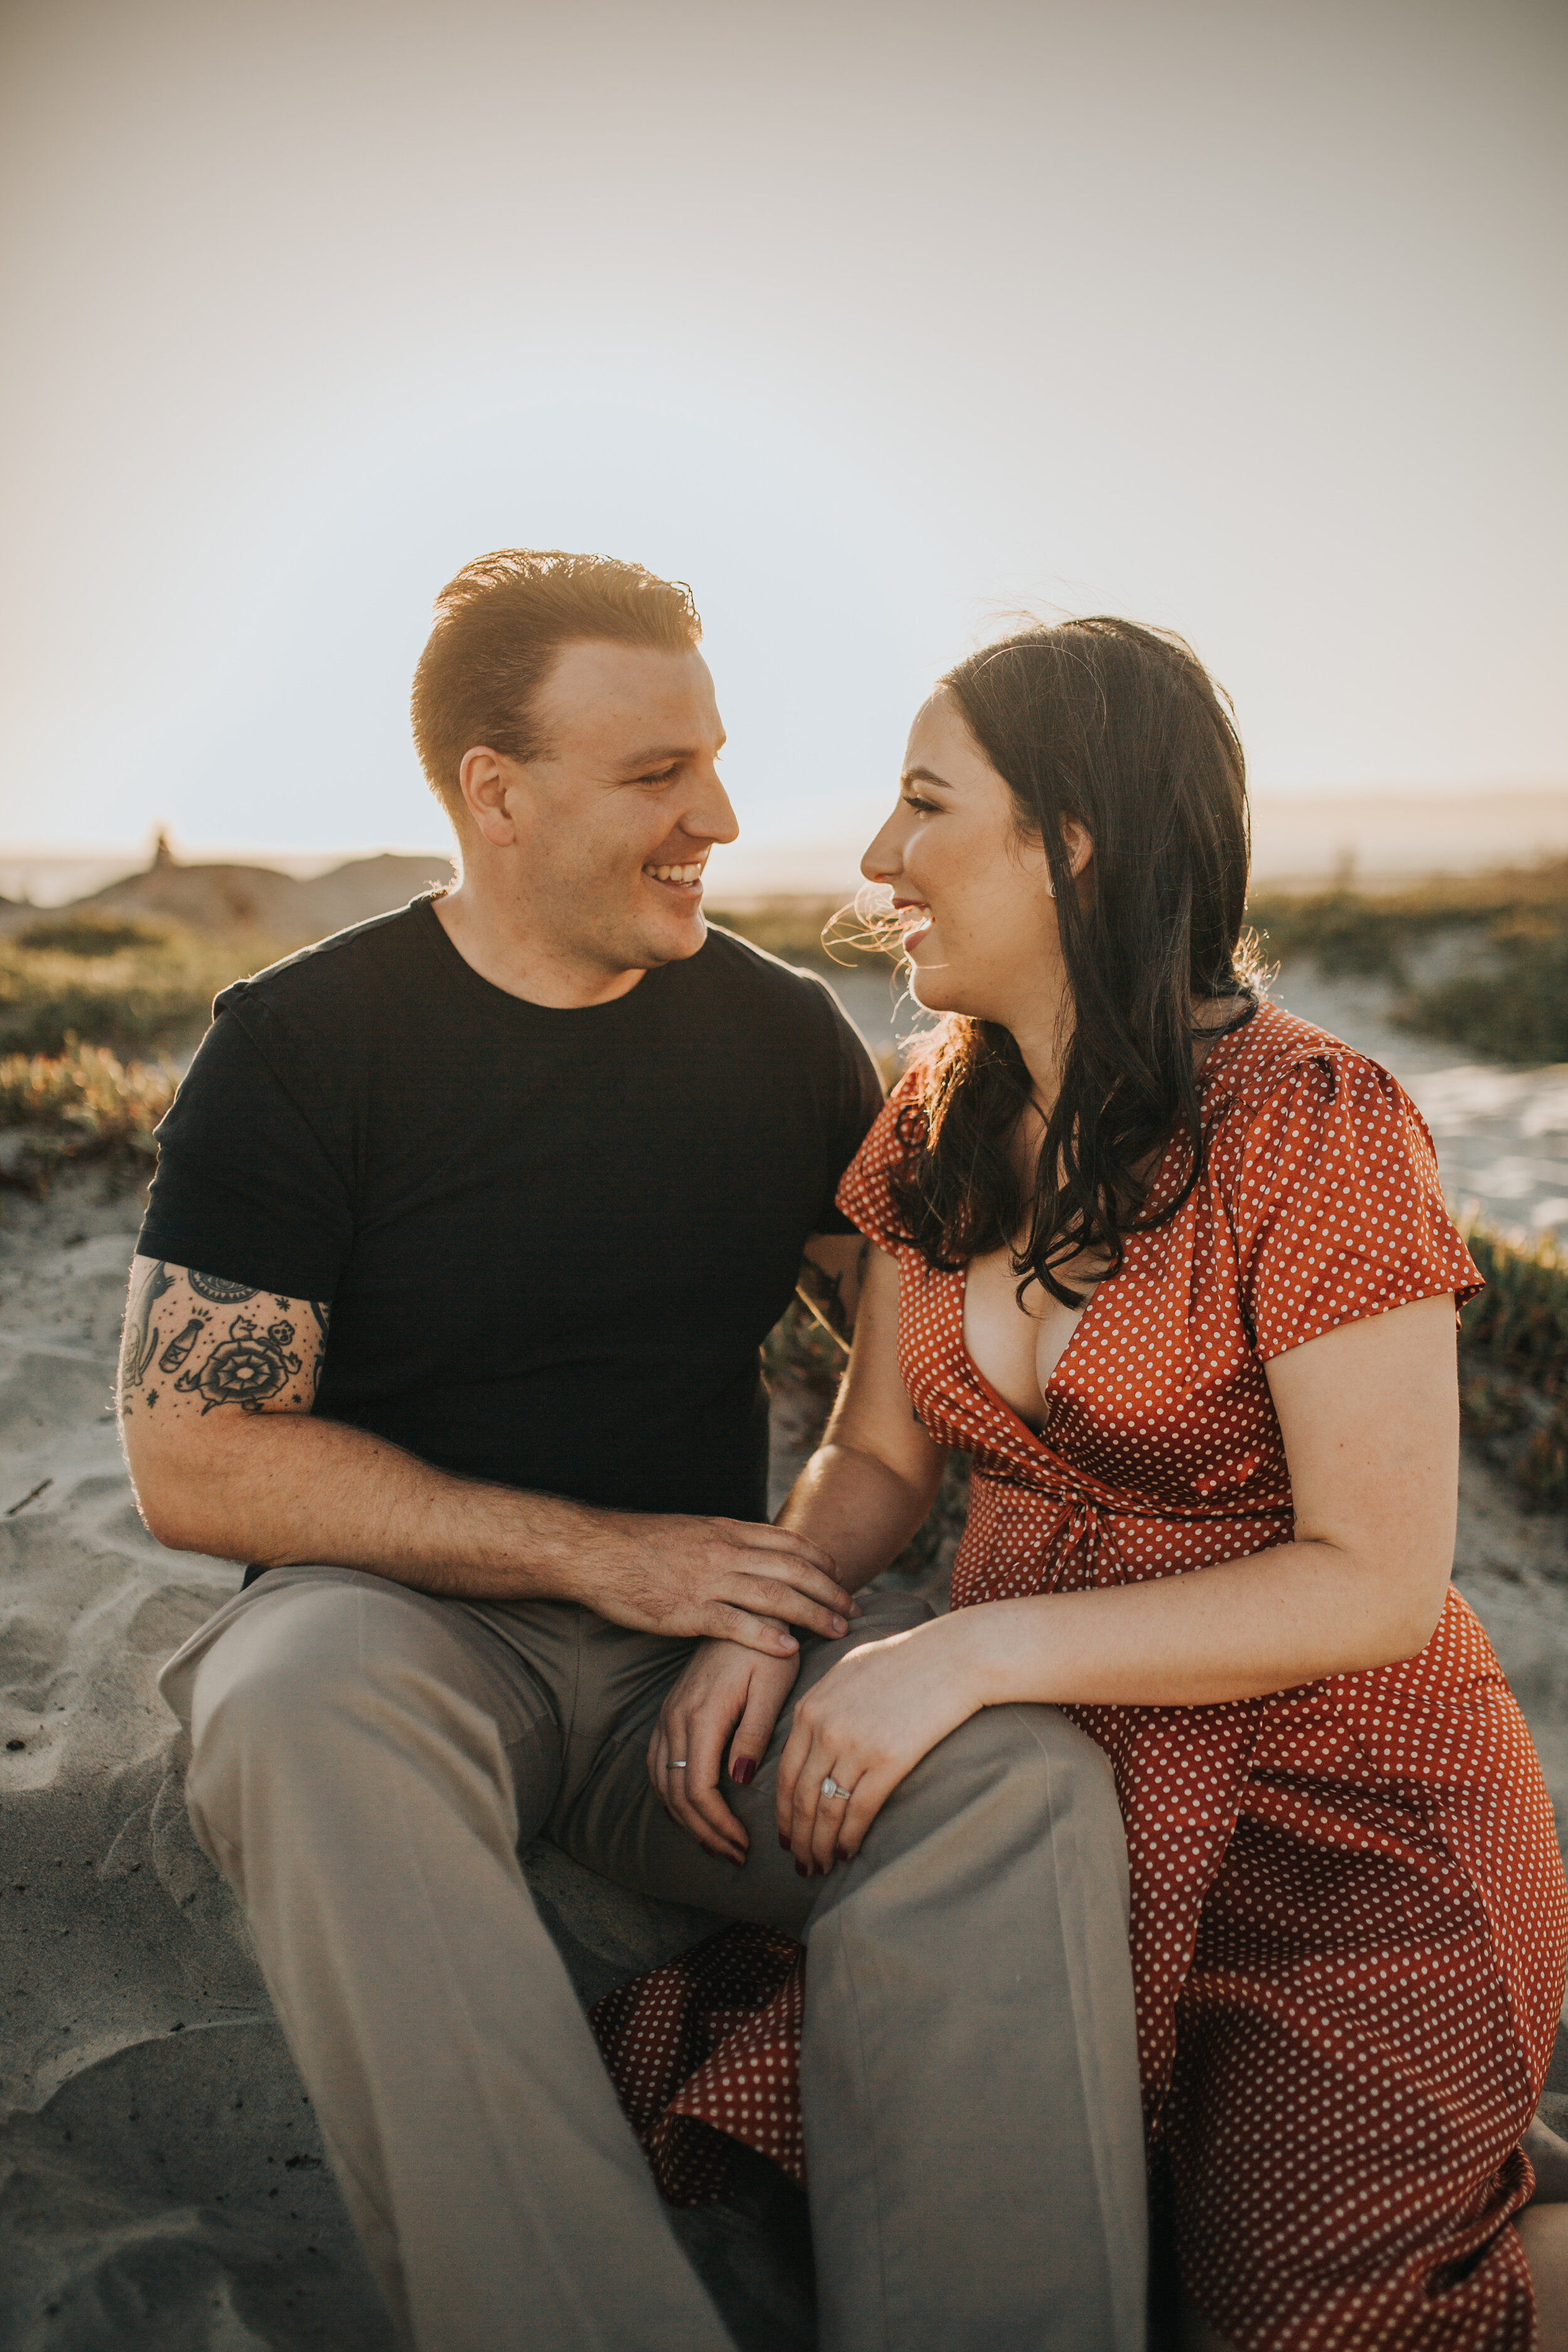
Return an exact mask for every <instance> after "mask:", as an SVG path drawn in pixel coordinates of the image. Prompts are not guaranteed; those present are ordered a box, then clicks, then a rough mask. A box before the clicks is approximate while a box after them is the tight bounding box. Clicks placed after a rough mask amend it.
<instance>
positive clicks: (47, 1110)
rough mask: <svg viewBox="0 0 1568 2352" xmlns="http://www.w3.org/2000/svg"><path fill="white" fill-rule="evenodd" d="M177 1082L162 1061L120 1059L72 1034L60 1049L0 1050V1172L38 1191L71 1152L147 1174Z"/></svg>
mask: <svg viewBox="0 0 1568 2352" xmlns="http://www.w3.org/2000/svg"><path fill="white" fill-rule="evenodd" d="M176 1083H177V1079H176V1073H175V1071H174V1068H173V1066H171V1065H170V1064H169V1063H167V1062H134V1061H133V1062H131V1063H125V1062H121V1060H120V1058H119V1056H118V1055H116V1054H113V1053H111V1052H110V1049H109V1047H108V1046H107V1045H82V1044H81V1042H80V1041H79V1039H78V1038H76V1037H70V1038H68V1039H67V1041H66V1046H65V1050H64V1052H63V1053H59V1054H7V1055H0V1179H3V1180H5V1181H8V1182H10V1183H13V1184H16V1185H20V1186H22V1187H23V1188H24V1189H25V1190H26V1191H29V1192H41V1191H43V1189H44V1188H45V1186H46V1185H47V1181H48V1179H49V1177H50V1176H51V1175H53V1174H55V1173H56V1172H57V1171H58V1170H59V1169H60V1168H61V1167H62V1166H63V1165H64V1164H65V1163H66V1162H67V1161H68V1160H111V1161H114V1162H115V1163H117V1164H118V1165H119V1166H120V1167H121V1168H125V1169H129V1170H132V1171H139V1172H140V1173H141V1174H142V1175H143V1176H147V1175H151V1173H152V1171H153V1159H154V1157H155V1156H156V1152H157V1146H156V1144H155V1143H154V1142H153V1129H154V1128H155V1127H156V1126H157V1124H158V1121H159V1120H160V1119H161V1118H163V1113H164V1112H165V1111H166V1110H167V1109H168V1108H169V1105H170V1104H171V1102H173V1100H174V1087H175V1085H176Z"/></svg>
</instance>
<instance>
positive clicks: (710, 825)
mask: <svg viewBox="0 0 1568 2352" xmlns="http://www.w3.org/2000/svg"><path fill="white" fill-rule="evenodd" d="M680 829H681V831H682V832H683V833H689V834H690V835H691V837H692V839H693V840H694V841H716V842H725V841H733V840H734V839H735V837H736V835H738V834H739V832H740V830H741V827H740V823H739V821H738V819H737V818H736V815H735V812H734V810H733V809H732V808H731V805H730V795H729V793H727V792H726V791H725V790H724V787H723V785H722V784H721V782H719V778H718V774H717V772H713V773H711V774H710V775H708V776H706V777H705V778H704V779H703V786H702V790H701V791H700V793H697V794H696V795H695V797H694V798H693V801H692V803H691V806H690V807H689V809H684V810H683V811H682V812H681V817H680Z"/></svg>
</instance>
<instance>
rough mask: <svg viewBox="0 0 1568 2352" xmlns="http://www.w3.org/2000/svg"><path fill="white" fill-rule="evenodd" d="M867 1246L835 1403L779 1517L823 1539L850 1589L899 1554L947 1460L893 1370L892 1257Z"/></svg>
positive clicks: (895, 1307)
mask: <svg viewBox="0 0 1568 2352" xmlns="http://www.w3.org/2000/svg"><path fill="white" fill-rule="evenodd" d="M868 1257H869V1259H870V1263H869V1265H867V1266H866V1268H865V1270H864V1272H863V1274H862V1276H861V1279H860V1293H859V1300H858V1312H857V1314H856V1318H855V1345H854V1348H853V1349H852V1350H851V1352H850V1357H849V1366H848V1370H847V1371H846V1373H845V1375H844V1381H843V1385H842V1386H841V1388H840V1389H839V1391H838V1400H837V1403H836V1404H835V1406H834V1408H833V1412H832V1413H831V1415H830V1416H829V1419H828V1423H827V1427H826V1429H825V1430H824V1432H823V1433H822V1442H821V1444H819V1445H818V1447H817V1449H816V1453H815V1454H813V1455H812V1457H811V1459H810V1461H809V1462H808V1463H807V1464H806V1465H805V1469H804V1470H803V1471H802V1472H801V1474H800V1476H799V1477H798V1478H797V1479H796V1480H795V1485H794V1486H793V1487H792V1488H791V1489H790V1495H789V1500H788V1501H787V1502H786V1503H785V1505H784V1508H783V1510H782V1511H781V1512H780V1513H779V1516H778V1522H777V1524H778V1525H779V1526H780V1527H781V1528H790V1529H791V1530H792V1531H793V1532H794V1533H795V1534H797V1535H807V1534H809V1536H810V1538H811V1540H812V1541H813V1543H817V1544H821V1545H823V1546H825V1547H826V1549H827V1550H828V1551H829V1552H830V1553H831V1555H832V1557H833V1560H834V1563H835V1568H836V1570H837V1576H838V1580H839V1582H840V1583H841V1584H843V1585H845V1586H847V1589H848V1590H849V1591H851V1592H855V1591H858V1590H859V1588H860V1586H861V1585H863V1584H868V1583H869V1581H870V1580H871V1579H872V1577H874V1576H879V1575H880V1573H881V1571H882V1570H883V1569H885V1568H886V1567H887V1565H888V1563H889V1560H893V1559H897V1558H898V1556H899V1554H900V1552H901V1551H902V1549H903V1548H904V1546H905V1545H906V1544H907V1543H908V1542H909V1540H910V1537H911V1536H912V1535H913V1534H914V1532H915V1530H916V1528H918V1527H919V1526H920V1524H921V1520H922V1519H923V1518H924V1517H925V1515H926V1513H927V1512H928V1511H929V1510H930V1508H931V1504H932V1502H933V1500H934V1499H935V1496H936V1490H937V1488H938V1486H940V1485H941V1483H942V1466H943V1465H944V1464H945V1462H946V1460H947V1448H946V1446H944V1445H938V1444H936V1443H935V1442H934V1441H933V1440H932V1439H931V1438H930V1437H928V1436H927V1434H926V1432H925V1428H924V1425H923V1424H922V1423H921V1421H920V1420H919V1418H918V1417H917V1415H916V1413H915V1410H914V1407H913V1406H912V1405H911V1404H910V1395H909V1391H908V1390H907V1389H906V1388H905V1386H904V1382H903V1376H902V1374H901V1373H900V1370H899V1353H898V1327H899V1268H898V1262H897V1260H896V1259H894V1258H891V1257H889V1255H888V1254H887V1252H886V1251H885V1250H879V1249H872V1250H870V1251H868ZM826 1528H832V1529H833V1530H834V1533H833V1535H832V1536H828V1535H827V1534H826V1533H825V1532H824V1530H825V1529H826Z"/></svg>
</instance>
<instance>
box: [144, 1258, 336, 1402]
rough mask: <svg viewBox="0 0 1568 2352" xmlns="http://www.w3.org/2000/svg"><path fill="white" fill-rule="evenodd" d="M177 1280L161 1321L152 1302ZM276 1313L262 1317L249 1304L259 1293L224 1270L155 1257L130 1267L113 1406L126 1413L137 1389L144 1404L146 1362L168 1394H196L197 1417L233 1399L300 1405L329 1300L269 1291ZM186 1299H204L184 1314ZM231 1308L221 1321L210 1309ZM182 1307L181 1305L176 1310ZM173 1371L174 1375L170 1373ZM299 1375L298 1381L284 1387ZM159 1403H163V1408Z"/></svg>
mask: <svg viewBox="0 0 1568 2352" xmlns="http://www.w3.org/2000/svg"><path fill="white" fill-rule="evenodd" d="M182 1280H184V1282H185V1283H187V1284H188V1285H189V1294H188V1295H186V1296H184V1297H182V1296H176V1297H175V1299H174V1313H173V1316H172V1318H169V1328H160V1326H159V1324H158V1322H157V1321H156V1319H155V1318H156V1315H157V1311H158V1307H159V1304H160V1302H161V1301H162V1300H163V1298H164V1297H166V1296H167V1295H168V1293H169V1292H170V1291H176V1292H177V1290H178V1285H179V1283H180V1282H181V1281H182ZM274 1296H275V1304H276V1307H277V1308H278V1309H279V1310H280V1312H279V1313H277V1314H276V1316H275V1317H274V1319H273V1320H271V1321H270V1322H268V1321H267V1320H266V1314H267V1308H266V1307H265V1306H264V1305H263V1306H259V1307H256V1306H252V1305H251V1302H252V1301H253V1300H256V1299H258V1298H259V1297H260V1294H259V1292H258V1291H256V1290H253V1289H252V1288H250V1287H249V1286H248V1285H247V1284H245V1283H242V1282H230V1281H229V1280H228V1279H227V1278H226V1276H221V1275H216V1274H203V1273H201V1272H200V1271H199V1270H197V1269H196V1268H195V1267H192V1266H175V1267H174V1268H173V1270H171V1269H170V1267H169V1265H167V1263H166V1262H165V1261H164V1260H163V1259H162V1258H158V1259H153V1260H150V1261H147V1262H145V1263H143V1264H142V1265H140V1266H139V1267H138V1268H137V1274H136V1280H135V1286H134V1287H133V1289H132V1295H131V1304H130V1306H129V1307H128V1308H127V1310H126V1317H125V1336H124V1339H123V1340H122V1342H121V1354H120V1401H121V1412H131V1411H132V1407H133V1405H134V1403H135V1401H136V1398H137V1396H138V1395H139V1396H140V1397H141V1399H142V1402H144V1404H145V1405H146V1406H147V1407H148V1408H149V1409H150V1408H151V1407H153V1405H155V1404H156V1403H157V1402H158V1397H159V1391H158V1390H157V1389H154V1388H148V1387H147V1386H146V1380H147V1375H148V1373H149V1372H150V1371H151V1370H152V1369H153V1364H154V1362H155V1363H156V1365H157V1367H158V1370H159V1371H160V1372H163V1373H165V1374H166V1375H167V1376H168V1378H169V1381H170V1383H171V1388H172V1391H173V1394H174V1396H190V1397H199V1398H200V1399H201V1409H202V1412H203V1414H204V1416H205V1414H207V1413H209V1412H211V1411H212V1410H213V1408H214V1406H215V1405H220V1404H237V1405H238V1407H239V1409H240V1411H241V1412H262V1411H263V1410H264V1409H265V1408H266V1407H267V1406H268V1404H270V1403H272V1402H274V1401H277V1402H279V1404H283V1405H289V1404H293V1405H302V1406H304V1407H305V1408H306V1409H307V1410H308V1409H309V1406H310V1391H311V1389H312V1388H313V1386H314V1383H315V1381H316V1379H317V1377H318V1376H319V1374H320V1371H321V1360H322V1358H323V1356H324V1355H325V1353H326V1344H327V1326H328V1322H329V1320H330V1317H331V1307H330V1306H329V1304H328V1302H327V1301H326V1300H324V1299H315V1298H311V1299H305V1300H294V1299H291V1298H277V1297H276V1295H274ZM193 1300H200V1301H205V1305H202V1306H198V1307H197V1308H196V1311H195V1314H192V1313H191V1311H190V1309H191V1305H192V1302H193ZM225 1307H227V1308H230V1309H233V1308H235V1307H238V1308H239V1309H240V1310H241V1311H240V1312H239V1313H237V1314H231V1315H230V1316H229V1317H228V1318H224V1316H223V1315H222V1313H221V1312H215V1311H214V1310H215V1309H219V1310H221V1309H222V1308H225ZM247 1307H248V1308H249V1310H250V1311H249V1312H248V1313H247V1312H246V1311H244V1310H245V1309H246V1308H247ZM182 1310H183V1312H182ZM307 1314H308V1315H309V1316H310V1325H309V1326H308V1327H307V1328H306V1330H305V1332H304V1334H303V1335H302V1337H301V1339H300V1347H299V1349H296V1348H295V1345H294V1339H295V1331H296V1328H297V1327H298V1325H299V1322H300V1318H301V1317H302V1316H304V1315H307ZM176 1374H178V1378H177V1379H176V1378H175V1377H174V1376H175V1375H176ZM301 1377H303V1380H304V1382H305V1386H304V1387H303V1388H302V1389H301V1388H300V1387H295V1388H294V1390H293V1392H292V1395H290V1396H288V1397H285V1395H284V1391H286V1390H287V1389H288V1388H289V1383H290V1382H291V1381H293V1382H297V1381H300V1379H301ZM166 1410H167V1407H165V1411H166Z"/></svg>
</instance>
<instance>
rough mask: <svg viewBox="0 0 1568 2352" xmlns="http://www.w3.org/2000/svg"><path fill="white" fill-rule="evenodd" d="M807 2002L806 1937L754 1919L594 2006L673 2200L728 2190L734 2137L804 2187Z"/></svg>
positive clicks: (610, 2060) (621, 2090) (604, 2044)
mask: <svg viewBox="0 0 1568 2352" xmlns="http://www.w3.org/2000/svg"><path fill="white" fill-rule="evenodd" d="M804 2014H805V1955H804V1954H803V1953H802V1951H801V1949H800V1947H799V1946H798V1944H795V1943H793V1942H792V1941H791V1939H790V1937H787V1936H784V1935H780V1934H778V1933H777V1932H776V1931H775V1930H774V1929H773V1928H771V1927H752V1926H749V1925H748V1926H746V1927H726V1928H721V1930H720V1932H719V1933H718V1934H717V1935H716V1936H709V1937H707V1938H706V1939H705V1940H704V1941H703V1942H702V1943H700V1944H698V1945H696V1946H695V1947H694V1948H693V1949H692V1950H690V1951H689V1952H682V1953H680V1954H679V1956H678V1957H677V1958H675V1959H673V1960H670V1961H668V1962H667V1963H666V1965H665V1966H664V1967H663V1968H661V1969H650V1970H649V1971H648V1973H647V1975H646V1976H642V1977H637V1978H635V1979H633V1980H632V1982H631V1983H630V1984H624V1985H617V1986H616V1989H615V1990H614V1991H613V1992H608V1993H606V1994H605V1997H604V1999H603V2000H599V2001H596V2002H595V2005H594V2007H593V2008H592V2009H591V2010H590V2011H589V2012H588V2021H589V2023H590V2024H591V2025H592V2027H593V2029H594V2032H595V2034H596V2035H597V2036H598V2041H599V2047H600V2050H601V2051H602V2053H604V2058H605V2064H606V2065H607V2066H608V2068H609V2070H610V2074H611V2076H612V2078H613V2080H614V2082H615V2085H616V2091H617V2092H618V2094H619V2095H620V2101H621V2105H623V2106H624V2107H625V2109H626V2114H627V2116H629V2118H630V2120H631V2124H632V2128H633V2129H634V2130H635V2131H636V2133H637V2137H638V2138H639V2139H640V2140H641V2142H642V2144H643V2147H644V2148H645V2149H646V2151H647V2158H648V2162H649V2163H650V2164H651V2166H652V2167H653V2174H654V2179H656V2180H657V2181H658V2185H659V2189H661V2191H662V2192H663V2195H664V2197H665V2198H666V2200H667V2201H668V2203H669V2204H671V2205H702V2204H706V2203H708V2202H709V2201H710V2200H711V2199H713V2198H715V2197H722V2196H723V2194H724V2192H725V2190H726V2189H727V2188H728V2187H729V2183H730V2147H731V2142H732V2141H734V2140H742V2141H743V2142H744V2143H745V2145H746V2146H747V2147H754V2148H756V2149H757V2150H758V2151H759V2153H760V2154H762V2155H763V2156H766V2157H771V2158H772V2159H773V2162H774V2163H775V2164H777V2165H780V2166H782V2167H783V2168H784V2171H785V2172H787V2173H788V2174H790V2176H791V2178H792V2179H795V2180H798V2181H799V2182H801V2183H802V2185H803V2186H804V2184H805V2134H804V2132H803V2129H802V2126H801V2115H800V2099H799V2096H798V2094H797V2090H796V2053H797V2052H798V2050H799V2047H800V2026H801V2019H802V2017H803V2015H804Z"/></svg>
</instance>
